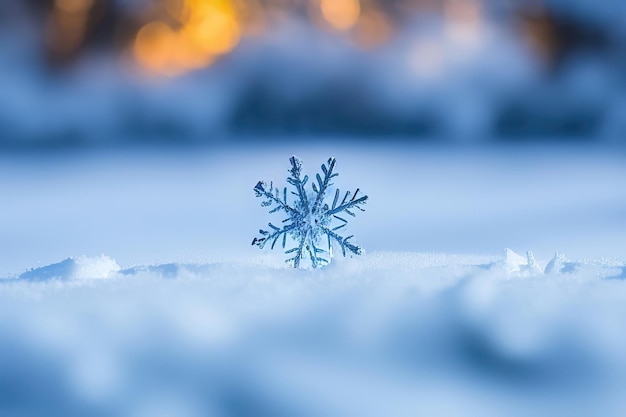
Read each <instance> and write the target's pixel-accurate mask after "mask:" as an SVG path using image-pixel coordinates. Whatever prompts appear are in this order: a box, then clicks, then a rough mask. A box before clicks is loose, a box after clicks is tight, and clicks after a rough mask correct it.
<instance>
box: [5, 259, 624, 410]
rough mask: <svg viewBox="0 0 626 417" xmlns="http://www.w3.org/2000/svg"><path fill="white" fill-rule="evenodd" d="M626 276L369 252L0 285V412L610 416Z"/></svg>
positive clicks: (620, 366)
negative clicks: (316, 260) (313, 265)
mask: <svg viewBox="0 0 626 417" xmlns="http://www.w3.org/2000/svg"><path fill="white" fill-rule="evenodd" d="M625 322H626V263H625V262H624V261H623V260H618V259H615V260H608V259H605V260H598V261H594V260H581V261H574V260H568V259H566V258H565V257H564V256H563V255H556V256H555V257H554V259H552V260H550V259H538V260H535V258H534V256H533V255H532V253H528V254H527V255H526V256H522V255H519V254H517V253H515V252H514V251H512V250H510V249H506V250H505V251H504V253H503V254H502V255H454V254H443V253H414V252H371V253H368V254H366V255H364V256H363V257H360V258H353V259H341V258H340V259H337V262H333V263H332V264H331V265H330V266H329V267H328V268H324V269H321V270H294V269H291V268H289V267H288V266H287V265H285V264H284V261H283V259H282V257H281V256H280V255H274V254H270V255H266V256H260V257H256V258H245V259H239V260H231V261H227V262H214V263H170V264H155V265H139V266H133V267H124V268H120V267H119V266H118V265H117V263H116V262H115V261H114V260H113V259H111V258H108V257H106V256H99V257H92V258H89V257H80V258H70V259H66V260H65V261H62V262H60V263H56V264H51V265H48V266H44V267H40V268H36V269H31V270H28V271H26V272H24V273H22V274H19V275H17V276H14V277H12V278H10V279H4V280H1V281H0V333H1V334H2V335H3V343H2V344H1V345H0V369H1V370H2V372H0V386H2V387H4V388H3V392H5V393H7V392H8V393H9V394H10V395H5V396H3V398H4V399H3V400H2V401H1V402H0V408H1V409H2V412H3V414H5V415H29V416H47V415H50V413H51V412H52V413H53V414H55V415H64V416H70V417H71V416H85V415H94V416H96V415H115V416H133V417H134V416H155V415H156V416H168V417H169V416H171V417H187V416H189V417H191V416H287V415H298V416H300V415H302V416H325V417H326V416H347V415H358V416H364V417H367V416H372V417H378V416H381V415H393V416H399V417H401V416H414V415H431V416H501V415H513V416H529V415H533V416H560V415H563V416H565V415H568V416H570V415H575V416H594V415H603V416H618V415H620V412H621V410H623V409H624V407H626V399H625V397H624V396H623V395H622V388H621V387H623V386H624V385H623V384H624V383H626V332H624V323H625Z"/></svg>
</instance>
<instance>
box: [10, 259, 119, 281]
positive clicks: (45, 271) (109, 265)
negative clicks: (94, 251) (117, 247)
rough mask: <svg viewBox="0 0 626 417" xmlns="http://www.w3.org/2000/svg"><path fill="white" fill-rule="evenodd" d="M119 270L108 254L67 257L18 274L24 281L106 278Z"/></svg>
mask: <svg viewBox="0 0 626 417" xmlns="http://www.w3.org/2000/svg"><path fill="white" fill-rule="evenodd" d="M119 270H120V267H119V266H118V265H117V262H115V260H114V259H111V258H109V257H108V256H104V255H101V256H96V257H87V256H80V257H78V258H67V259H65V260H63V261H61V262H59V263H56V264H51V265H47V266H42V267H40V268H34V269H30V270H28V271H26V272H24V273H22V274H20V275H19V276H18V279H21V280H26V281H48V280H53V279H56V280H63V281H66V280H83V279H107V278H111V277H112V276H113V275H114V274H115V273H117V272H118V271H119Z"/></svg>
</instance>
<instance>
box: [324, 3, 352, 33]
mask: <svg viewBox="0 0 626 417" xmlns="http://www.w3.org/2000/svg"><path fill="white" fill-rule="evenodd" d="M320 9H321V11H322V15H323V16H324V19H326V21H327V22H328V23H330V24H331V25H332V26H333V27H334V28H335V29H337V30H347V29H350V28H351V27H353V26H354V25H355V24H356V23H357V21H358V20H359V15H360V14H361V3H360V2H359V0H321V1H320Z"/></svg>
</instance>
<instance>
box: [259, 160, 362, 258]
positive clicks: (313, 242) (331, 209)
mask: <svg viewBox="0 0 626 417" xmlns="http://www.w3.org/2000/svg"><path fill="white" fill-rule="evenodd" d="M289 162H290V163H291V169H290V170H289V173H290V174H291V175H290V176H289V177H288V178H287V182H288V183H289V184H290V185H292V186H293V187H294V188H295V191H291V194H293V195H294V196H295V198H293V200H294V201H293V203H289V202H288V200H287V187H285V188H283V190H282V193H281V190H279V189H278V188H274V184H273V183H271V182H270V184H269V187H268V185H267V183H265V182H263V181H259V183H258V184H257V185H256V187H254V192H255V193H256V196H257V197H262V198H264V199H265V200H264V201H263V202H262V203H261V205H262V206H263V207H270V206H274V207H273V208H272V209H271V210H270V213H276V212H279V211H283V212H285V214H286V215H287V216H288V217H287V218H286V219H285V220H283V221H282V223H283V226H282V227H277V226H274V225H273V224H272V223H269V227H270V230H263V229H261V230H259V233H260V234H261V236H260V237H256V238H254V240H253V241H252V244H253V245H256V246H258V247H259V248H263V247H264V246H265V245H266V244H267V243H268V242H271V248H272V249H274V246H275V245H276V242H278V241H279V239H282V247H283V249H284V248H285V245H286V244H287V236H289V237H290V238H291V239H293V241H295V242H296V244H297V246H296V247H294V248H292V249H289V250H287V251H286V252H285V253H286V254H292V257H291V258H289V259H287V262H288V263H291V264H292V265H293V267H294V268H299V267H300V264H301V261H302V260H303V258H306V257H308V258H309V259H310V261H311V266H312V267H313V268H318V267H320V266H323V265H326V264H328V263H329V262H330V259H331V258H332V256H333V252H332V249H333V247H332V241H335V242H337V243H338V244H339V246H340V247H341V252H342V254H343V256H346V252H351V253H354V254H356V255H360V254H361V253H362V252H363V249H362V248H361V247H360V246H357V245H355V244H353V243H350V239H351V238H352V236H348V237H343V236H341V235H339V234H338V233H337V231H338V230H339V229H341V228H343V227H345V226H346V225H347V224H348V220H346V219H344V218H343V217H340V216H339V215H340V214H342V213H346V214H348V215H350V216H352V217H355V216H356V214H355V213H354V209H358V210H361V211H365V210H364V209H363V208H362V206H363V205H364V204H365V203H366V202H367V196H366V195H363V196H362V197H359V196H358V194H359V189H358V188H357V189H356V191H355V192H354V194H352V193H351V192H350V191H347V192H346V194H345V195H344V196H343V198H342V199H340V198H339V197H340V192H339V189H337V190H335V197H334V199H333V202H332V205H331V206H329V205H328V204H327V203H325V201H324V199H325V198H326V193H327V192H328V190H329V187H331V186H332V183H331V180H332V179H333V178H334V177H336V176H338V175H339V174H336V173H333V170H334V169H335V162H336V161H335V158H330V159H329V160H328V162H327V163H326V164H322V173H323V177H322V176H321V175H320V174H317V175H316V180H317V184H316V183H315V182H312V183H311V188H312V190H313V192H312V193H310V194H309V193H307V192H306V190H305V188H304V187H305V185H306V184H307V182H308V180H309V177H308V176H306V175H305V176H304V177H302V176H301V173H302V162H301V161H300V160H299V159H298V158H296V157H295V156H292V157H291V158H290V159H289ZM333 223H335V224H337V225H336V226H335V225H333ZM324 237H326V238H327V240H328V245H327V246H326V248H325V249H324V248H322V245H323V243H322V240H323V239H324Z"/></svg>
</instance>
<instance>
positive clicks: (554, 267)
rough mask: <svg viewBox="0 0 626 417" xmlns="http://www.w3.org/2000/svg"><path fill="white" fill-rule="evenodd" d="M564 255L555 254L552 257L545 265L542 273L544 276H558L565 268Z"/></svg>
mask: <svg viewBox="0 0 626 417" xmlns="http://www.w3.org/2000/svg"><path fill="white" fill-rule="evenodd" d="M565 262H566V259H565V255H563V254H562V253H558V252H555V253H554V257H553V258H552V259H551V260H550V262H548V265H546V269H545V270H544V271H543V272H544V273H545V274H558V273H559V272H561V271H562V269H563V267H564V266H565Z"/></svg>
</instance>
